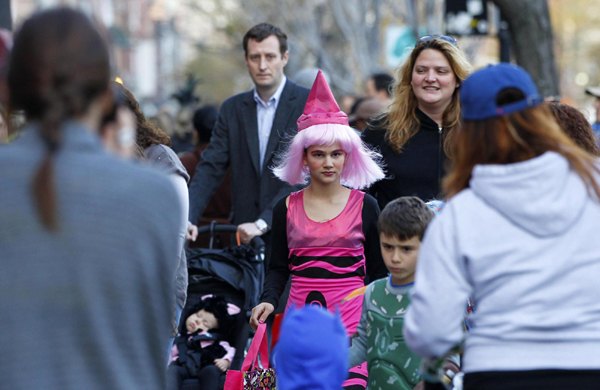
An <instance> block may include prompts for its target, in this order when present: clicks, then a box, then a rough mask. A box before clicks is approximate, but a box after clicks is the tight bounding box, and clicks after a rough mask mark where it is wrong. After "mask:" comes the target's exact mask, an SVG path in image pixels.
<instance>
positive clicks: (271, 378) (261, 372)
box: [224, 324, 276, 390]
mask: <svg viewBox="0 0 600 390" xmlns="http://www.w3.org/2000/svg"><path fill="white" fill-rule="evenodd" d="M259 355H260V362H261V366H262V368H260V367H259V366H258V356H259ZM251 366H252V369H251V368H250V367H251ZM259 389H261V390H262V389H266V390H275V389H276V384H275V370H274V369H272V368H270V366H269V345H268V342H267V324H259V325H258V328H257V330H256V334H255V335H254V338H253V339H252V344H250V349H249V350H248V354H247V355H246V358H245V359H244V363H243V364H242V370H241V371H235V370H229V371H227V378H226V380H225V388H224V390H259Z"/></svg>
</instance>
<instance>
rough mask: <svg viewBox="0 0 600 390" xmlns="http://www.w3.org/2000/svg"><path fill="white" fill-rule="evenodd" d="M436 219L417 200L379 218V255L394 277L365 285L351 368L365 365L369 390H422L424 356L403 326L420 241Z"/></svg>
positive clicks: (396, 204)
mask: <svg viewBox="0 0 600 390" xmlns="http://www.w3.org/2000/svg"><path fill="white" fill-rule="evenodd" d="M434 216H435V214H434V212H433V211H432V210H431V209H430V208H429V207H428V206H427V205H426V204H425V203H423V201H421V200H420V199H419V198H417V197H402V198H398V199H396V200H394V201H392V202H390V203H389V204H388V205H387V206H386V207H385V208H384V209H383V211H382V212H381V215H380V216H379V221H378V227H379V236H380V242H381V254H382V256H383V261H384V262H385V265H386V267H387V269H388V271H389V272H390V276H389V277H387V278H383V279H379V280H376V281H374V282H373V283H371V284H369V285H368V286H367V287H366V289H365V295H364V302H363V307H362V316H361V320H360V324H359V325H358V329H357V333H358V337H356V338H354V339H353V340H352V348H351V349H350V365H351V366H355V365H358V364H361V363H362V362H364V361H367V367H368V371H369V378H368V382H367V383H368V385H367V388H368V389H370V390H387V389H390V390H392V389H393V390H409V389H414V388H415V387H417V385H418V387H419V388H423V387H424V384H423V383H420V382H421V376H420V373H419V368H420V365H421V358H420V357H419V356H418V355H416V354H414V353H413V352H412V351H410V350H409V349H408V347H407V346H406V344H405V343H404V339H403V336H402V326H403V322H404V313H405V311H406V308H407V306H408V304H409V303H410V297H409V294H408V293H409V292H410V290H411V289H412V287H413V284H414V278H415V268H416V265H417V258H418V256H419V249H420V247H421V240H422V239H423V235H424V234H425V229H426V228H427V225H429V222H430V221H431V220H432V219H433V217H434Z"/></svg>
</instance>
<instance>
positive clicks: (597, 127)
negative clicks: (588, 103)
mask: <svg viewBox="0 0 600 390" xmlns="http://www.w3.org/2000/svg"><path fill="white" fill-rule="evenodd" d="M585 92H586V93H587V94H588V95H591V96H593V97H594V109H595V110H596V115H595V116H594V122H593V123H592V128H593V129H594V133H596V137H600V86H598V87H589V88H586V90H585Z"/></svg>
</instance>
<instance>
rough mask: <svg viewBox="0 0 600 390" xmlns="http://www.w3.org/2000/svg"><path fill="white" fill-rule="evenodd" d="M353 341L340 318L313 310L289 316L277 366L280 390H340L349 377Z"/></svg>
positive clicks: (292, 312)
mask: <svg viewBox="0 0 600 390" xmlns="http://www.w3.org/2000/svg"><path fill="white" fill-rule="evenodd" d="M348 349H349V341H348V337H347V334H346V328H345V327H344V325H343V324H342V321H341V319H340V316H339V314H338V315H333V314H331V313H329V312H327V311H326V310H323V309H319V308H316V307H312V306H306V307H303V308H301V309H294V308H292V309H291V310H289V311H288V312H287V314H286V315H285V318H284V319H283V323H282V324H281V331H280V334H279V341H278V343H277V345H276V346H275V352H274V358H273V360H274V362H275V373H276V374H277V389H278V390H306V389H311V390H340V389H341V388H342V383H343V382H344V381H345V380H346V378H347V377H348V368H349V367H348V364H349V363H348Z"/></svg>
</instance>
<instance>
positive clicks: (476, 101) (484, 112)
mask: <svg viewBox="0 0 600 390" xmlns="http://www.w3.org/2000/svg"><path fill="white" fill-rule="evenodd" d="M505 88H516V89H518V90H520V91H521V92H523V95H525V99H523V100H521V101H518V102H515V103H511V104H507V105H504V106H499V105H498V104H496V97H497V96H498V93H499V92H500V91H502V90H503V89H505ZM543 100H544V99H543V98H542V97H541V96H540V94H539V93H538V91H537V88H536V86H535V84H534V82H533V80H532V79H531V76H530V75H529V73H527V72H526V71H525V70H524V69H523V68H521V67H519V66H516V65H512V64H506V63H501V64H498V65H489V66H488V67H487V68H484V69H481V70H478V71H477V72H475V73H473V74H472V75H471V76H469V77H467V79H466V80H465V81H464V82H463V84H462V86H461V91H460V104H461V115H462V117H463V119H465V120H468V121H479V120H483V119H488V118H495V117H499V116H504V115H506V114H510V113H513V112H517V111H521V110H524V109H526V108H530V107H534V106H537V105H538V104H540V103H542V102H543Z"/></svg>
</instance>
